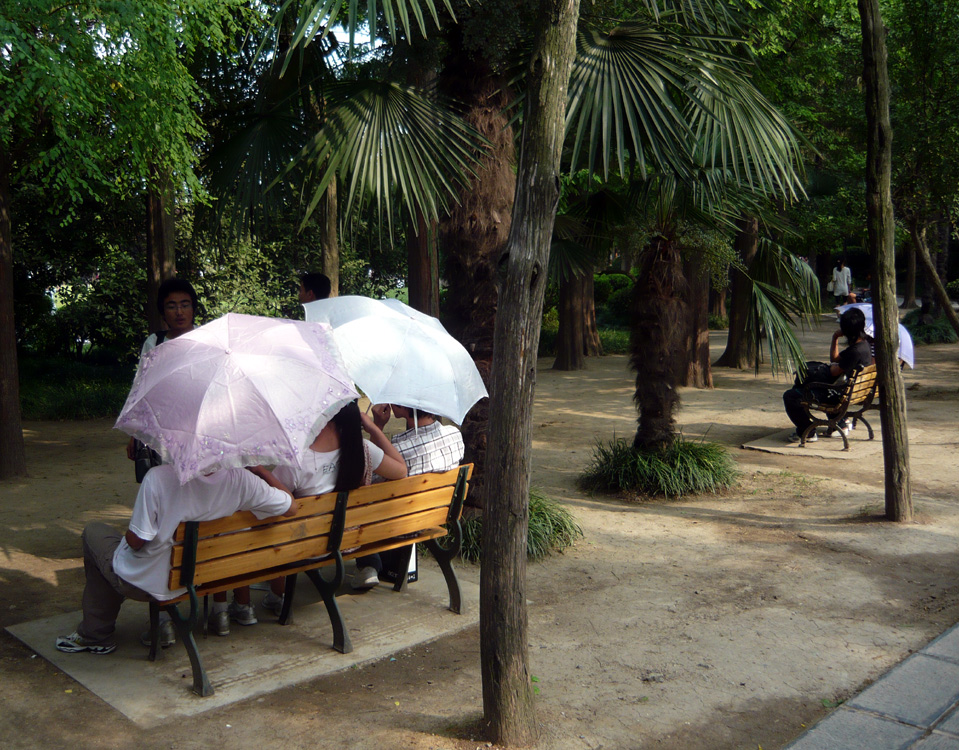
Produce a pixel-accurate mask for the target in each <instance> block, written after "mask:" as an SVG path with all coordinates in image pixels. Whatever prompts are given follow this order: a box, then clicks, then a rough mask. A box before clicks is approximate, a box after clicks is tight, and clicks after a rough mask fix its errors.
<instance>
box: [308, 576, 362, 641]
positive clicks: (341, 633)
mask: <svg viewBox="0 0 959 750" xmlns="http://www.w3.org/2000/svg"><path fill="white" fill-rule="evenodd" d="M304 572H305V573H306V577H307V578H309V579H310V580H311V581H312V582H313V585H314V586H316V590H317V591H319V592H320V596H322V597H323V603H324V604H325V605H326V611H327V614H329V616H330V625H332V626H333V648H335V649H336V650H337V651H339V652H340V653H341V654H348V653H350V651H352V650H353V643H352V642H351V641H350V634H349V633H348V632H347V630H346V623H345V622H344V621H343V614H342V613H341V612H340V607H339V605H338V604H337V603H336V590H337V589H338V588H339V587H340V584H341V583H343V561H342V560H337V562H336V574H335V575H334V576H333V580H331V581H327V580H326V579H325V578H324V577H323V576H322V575H321V574H320V572H319V571H318V570H315V569H314V570H307V571H304Z"/></svg>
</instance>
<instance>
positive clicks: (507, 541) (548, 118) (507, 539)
mask: <svg viewBox="0 0 959 750" xmlns="http://www.w3.org/2000/svg"><path fill="white" fill-rule="evenodd" d="M539 15H540V17H539V19H538V21H539V22H538V24H537V26H536V27H535V28H537V29H538V31H537V35H536V40H535V42H534V45H533V51H532V56H531V59H530V64H529V69H528V73H527V83H528V89H527V94H526V108H525V112H524V122H523V137H522V141H521V146H520V158H519V165H518V169H517V181H516V184H517V186H518V187H517V190H516V197H515V202H514V205H513V214H512V224H511V229H510V234H509V240H508V242H507V243H506V248H505V252H503V253H502V254H501V255H499V256H498V258H497V260H498V264H497V265H498V267H499V268H501V269H502V271H503V272H504V274H505V275H504V276H503V277H502V280H501V285H500V293H499V314H498V315H497V317H496V333H495V339H494V355H493V356H494V362H495V363H496V367H495V368H494V369H493V373H492V377H491V378H490V386H491V387H490V423H489V459H490V460H489V465H488V474H487V484H488V497H489V501H488V502H487V503H486V506H485V508H484V513H483V551H482V554H483V565H482V567H481V569H480V649H481V657H482V658H481V664H482V675H483V716H484V723H485V724H486V726H487V727H488V731H489V735H490V736H489V739H490V740H492V741H493V742H495V743H497V744H509V745H528V744H531V743H532V742H533V740H534V739H535V737H536V716H535V711H534V701H533V686H532V682H531V680H530V671H529V670H530V667H529V652H528V649H529V634H528V623H527V616H526V536H527V530H528V522H529V481H530V452H531V450H532V438H531V422H532V415H533V388H534V385H535V378H536V355H537V347H538V346H539V331H540V321H541V318H542V312H543V297H544V295H545V293H546V281H547V265H548V262H549V248H550V240H551V238H552V233H553V223H554V221H555V218H556V207H557V204H558V202H559V184H560V181H559V174H560V158H561V156H562V152H563V139H564V134H565V128H564V123H565V116H566V99H567V86H568V81H569V74H570V71H571V69H572V65H573V57H574V55H575V49H576V44H575V33H576V21H577V18H578V15H579V0H541V4H540V14H539Z"/></svg>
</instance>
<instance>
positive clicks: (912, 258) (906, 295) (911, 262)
mask: <svg viewBox="0 0 959 750" xmlns="http://www.w3.org/2000/svg"><path fill="white" fill-rule="evenodd" d="M902 306H903V307H904V308H906V309H910V308H913V307H915V306H916V246H915V243H913V242H912V241H910V242H908V243H906V284H905V288H904V289H903V290H902Z"/></svg>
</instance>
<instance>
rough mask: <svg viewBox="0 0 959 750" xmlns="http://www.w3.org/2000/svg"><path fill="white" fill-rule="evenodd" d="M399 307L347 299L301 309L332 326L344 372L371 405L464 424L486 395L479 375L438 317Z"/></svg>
mask: <svg viewBox="0 0 959 750" xmlns="http://www.w3.org/2000/svg"><path fill="white" fill-rule="evenodd" d="M399 305H402V303H401V302H398V303H396V304H387V303H386V302H385V301H380V300H372V299H368V298H366V297H351V296H347V297H333V298H330V299H324V300H317V301H315V302H308V303H306V304H305V305H303V308H304V310H305V311H306V319H307V320H310V321H322V322H328V323H329V324H330V325H332V326H333V335H334V337H335V339H336V343H337V346H338V347H339V349H340V353H341V354H342V355H343V361H344V362H345V364H346V370H347V372H349V374H350V375H351V376H352V378H353V380H354V382H355V383H356V385H357V387H358V388H360V389H361V390H362V391H363V392H364V393H365V394H366V395H367V396H368V397H369V399H370V401H372V402H373V403H391V404H398V405H400V406H407V407H410V408H413V409H422V410H423V411H428V412H431V413H433V414H439V415H441V416H444V417H447V418H449V419H451V420H453V421H454V422H456V423H457V424H462V422H463V418H464V417H465V416H466V413H467V412H468V411H469V410H470V408H471V407H472V406H473V404H475V403H476V402H477V401H479V400H480V399H481V398H484V397H485V396H487V395H488V394H487V392H486V387H485V386H484V385H483V379H482V378H481V377H480V374H479V370H477V369H476V365H475V364H474V363H473V359H472V357H470V355H469V352H467V351H466V349H465V348H464V347H463V345H462V344H460V343H459V342H458V341H457V340H456V339H454V338H453V337H452V336H450V335H449V334H448V333H447V332H446V329H445V328H443V326H442V324H441V323H440V322H439V321H438V320H437V319H436V318H432V317H430V316H428V315H425V314H423V313H421V312H418V311H416V310H413V312H414V313H415V315H413V314H410V313H408V312H407V311H406V310H403V309H401V308H400V307H399ZM403 307H406V306H405V305H403ZM407 309H408V310H412V308H407Z"/></svg>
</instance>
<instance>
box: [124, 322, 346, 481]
mask: <svg viewBox="0 0 959 750" xmlns="http://www.w3.org/2000/svg"><path fill="white" fill-rule="evenodd" d="M357 395H358V394H357V393H356V391H355V390H354V389H353V387H352V382H351V381H350V377H349V375H348V374H347V372H346V370H345V368H344V366H343V363H342V360H341V359H340V356H339V353H338V352H337V349H336V344H335V342H334V339H333V332H332V330H331V329H330V327H329V326H325V325H322V324H319V323H305V322H302V321H295V320H285V319H282V318H262V317H258V316H254V315H237V314H235V313H230V314H229V315H225V316H224V317H222V318H219V319H217V320H214V321H212V322H210V323H207V324H206V325H203V326H200V327H199V328H195V329H194V330H192V331H190V332H189V333H185V334H183V335H182V336H178V337H177V338H175V339H171V340H169V341H165V342H164V343H163V344H161V345H160V346H158V347H157V348H156V349H154V350H153V351H151V352H149V353H148V354H146V355H145V356H144V357H143V358H142V359H141V364H140V369H139V370H138V372H137V375H136V378H135V379H134V381H133V387H132V389H131V390H130V394H129V396H127V400H126V403H125V404H124V406H123V410H122V411H121V412H120V417H119V418H118V419H117V422H116V425H115V426H116V427H117V428H118V429H120V430H123V431H124V432H126V433H127V434H129V435H133V436H134V437H136V438H138V439H139V440H142V441H143V442H144V443H146V444H147V445H149V446H150V447H151V448H153V449H154V450H155V451H157V452H158V453H160V455H161V456H162V457H163V462H164V463H170V464H173V466H174V468H175V469H176V472H177V475H178V476H179V478H180V481H181V482H186V481H188V480H190V479H193V478H195V477H197V476H200V475H201V474H206V473H209V472H211V471H216V470H217V469H222V468H227V467H231V466H232V467H242V466H250V465H254V464H261V463H262V464H283V465H289V466H299V465H300V457H301V456H302V455H303V452H304V451H305V450H307V448H308V447H309V445H310V443H311V442H312V441H313V439H314V438H315V437H316V435H317V433H319V431H320V430H321V429H322V428H323V427H324V426H325V425H326V423H327V422H329V420H330V418H331V417H332V416H333V415H334V414H336V413H337V412H338V411H339V410H340V409H341V408H342V407H343V406H344V405H345V404H346V403H347V402H349V401H351V400H352V399H354V398H356V397H357Z"/></svg>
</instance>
